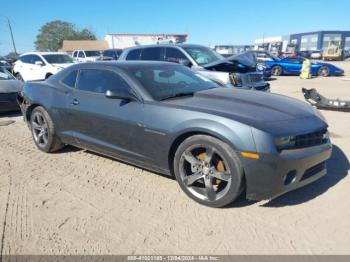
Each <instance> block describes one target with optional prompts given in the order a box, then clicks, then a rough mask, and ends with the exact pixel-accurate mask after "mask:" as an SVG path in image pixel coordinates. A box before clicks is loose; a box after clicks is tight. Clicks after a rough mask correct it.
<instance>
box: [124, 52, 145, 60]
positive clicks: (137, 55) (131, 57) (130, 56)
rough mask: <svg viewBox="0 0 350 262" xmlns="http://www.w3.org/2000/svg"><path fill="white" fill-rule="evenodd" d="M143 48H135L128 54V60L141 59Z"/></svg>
mask: <svg viewBox="0 0 350 262" xmlns="http://www.w3.org/2000/svg"><path fill="white" fill-rule="evenodd" d="M141 50H142V49H134V50H131V51H130V52H129V54H128V55H127V56H126V60H140V56H141Z"/></svg>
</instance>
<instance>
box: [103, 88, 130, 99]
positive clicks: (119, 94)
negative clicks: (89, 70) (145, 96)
mask: <svg viewBox="0 0 350 262" xmlns="http://www.w3.org/2000/svg"><path fill="white" fill-rule="evenodd" d="M105 95H106V97H107V98H110V99H122V100H127V101H135V100H136V97H135V96H134V95H133V94H132V93H130V92H129V91H127V90H124V89H113V90H107V91H106V94H105Z"/></svg>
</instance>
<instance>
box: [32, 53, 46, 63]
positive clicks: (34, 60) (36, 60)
mask: <svg viewBox="0 0 350 262" xmlns="http://www.w3.org/2000/svg"><path fill="white" fill-rule="evenodd" d="M35 62H41V63H43V65H44V64H45V63H44V61H43V60H42V59H41V58H40V57H39V56H37V55H32V60H31V64H35Z"/></svg>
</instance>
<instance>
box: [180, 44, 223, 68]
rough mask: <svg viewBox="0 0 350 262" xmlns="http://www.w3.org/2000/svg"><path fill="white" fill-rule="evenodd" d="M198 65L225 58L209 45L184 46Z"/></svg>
mask: <svg viewBox="0 0 350 262" xmlns="http://www.w3.org/2000/svg"><path fill="white" fill-rule="evenodd" d="M183 49H184V50H185V51H186V52H187V53H188V54H189V55H190V56H191V57H192V58H193V60H194V61H196V63H197V64H198V65H205V64H210V63H213V62H216V61H218V60H220V59H223V57H222V56H221V55H219V54H218V53H216V52H215V51H213V50H211V49H210V48H208V47H204V46H201V47H184V48H183Z"/></svg>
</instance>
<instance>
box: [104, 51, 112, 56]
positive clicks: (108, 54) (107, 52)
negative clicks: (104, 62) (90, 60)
mask: <svg viewBox="0 0 350 262" xmlns="http://www.w3.org/2000/svg"><path fill="white" fill-rule="evenodd" d="M103 56H107V57H112V56H113V53H112V51H109V50H107V51H104V52H103Z"/></svg>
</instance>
